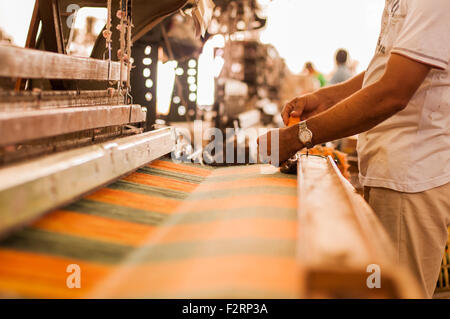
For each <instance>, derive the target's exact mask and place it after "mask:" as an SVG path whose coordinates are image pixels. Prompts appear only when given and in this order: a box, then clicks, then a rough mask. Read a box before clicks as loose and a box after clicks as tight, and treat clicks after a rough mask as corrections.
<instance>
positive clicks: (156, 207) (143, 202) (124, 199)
mask: <svg viewBox="0 0 450 319" xmlns="http://www.w3.org/2000/svg"><path fill="white" fill-rule="evenodd" d="M85 198H87V199H91V200H95V201H99V202H104V203H109V204H114V205H119V206H125V207H131V208H136V209H142V210H147V211H152V212H158V213H165V214H170V213H172V212H173V211H174V210H175V209H176V208H177V207H178V206H179V205H180V203H181V202H180V201H176V200H173V199H168V198H164V197H156V196H151V195H143V194H138V193H131V192H126V191H122V190H117V189H109V188H103V189H101V190H99V191H97V192H95V193H94V194H92V195H89V196H86V197H85Z"/></svg>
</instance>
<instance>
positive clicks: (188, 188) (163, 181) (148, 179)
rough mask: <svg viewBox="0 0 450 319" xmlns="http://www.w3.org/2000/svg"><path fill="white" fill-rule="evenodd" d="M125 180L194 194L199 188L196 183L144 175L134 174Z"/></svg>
mask: <svg viewBox="0 0 450 319" xmlns="http://www.w3.org/2000/svg"><path fill="white" fill-rule="evenodd" d="M123 180H125V181H129V182H133V183H138V184H142V185H148V186H155V187H161V188H166V189H172V190H176V191H183V192H192V191H193V190H194V189H195V188H197V186H198V184H194V183H189V182H184V181H178V180H175V179H170V178H166V177H161V176H154V175H149V174H142V173H133V174H131V175H130V176H127V177H125V178H123Z"/></svg>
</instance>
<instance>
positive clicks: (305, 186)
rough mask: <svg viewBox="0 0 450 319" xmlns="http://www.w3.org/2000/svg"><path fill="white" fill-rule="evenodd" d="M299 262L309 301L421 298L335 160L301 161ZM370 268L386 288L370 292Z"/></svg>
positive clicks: (371, 212) (377, 225) (383, 233)
mask: <svg viewBox="0 0 450 319" xmlns="http://www.w3.org/2000/svg"><path fill="white" fill-rule="evenodd" d="M298 225H299V226H298V245H297V247H298V248H297V249H298V251H297V259H298V264H299V267H300V268H301V269H302V270H303V272H304V277H305V280H304V286H303V287H302V290H303V294H304V295H305V297H307V298H314V297H319V296H320V297H322V298H323V297H329V298H419V297H422V296H421V293H420V290H419V289H418V286H417V283H416V282H415V279H414V278H413V277H412V276H410V274H409V272H408V270H407V269H404V268H403V267H401V266H399V265H396V258H395V251H394V248H393V245H392V243H391V241H390V239H389V237H388V235H387V233H386V232H385V231H384V228H383V226H382V225H381V223H380V222H379V221H378V219H377V218H376V216H375V214H374V212H373V211H372V210H371V208H370V207H369V205H368V204H367V203H366V202H365V201H364V199H363V198H362V197H361V196H360V195H358V194H357V193H356V191H355V189H354V188H353V186H352V185H351V184H350V183H349V182H348V181H347V180H346V179H345V178H344V177H343V176H342V174H341V173H340V172H339V169H338V168H337V166H336V164H335V163H334V161H333V159H332V158H331V157H329V158H324V157H320V156H306V155H303V156H300V158H299V160H298ZM369 265H378V266H379V267H380V269H381V278H382V282H383V284H382V286H381V288H380V289H370V288H369V287H368V286H367V283H366V280H367V278H368V277H369V276H370V275H371V273H368V272H367V268H368V266H369Z"/></svg>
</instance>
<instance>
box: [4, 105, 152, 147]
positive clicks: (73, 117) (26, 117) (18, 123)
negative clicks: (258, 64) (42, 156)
mask: <svg viewBox="0 0 450 319" xmlns="http://www.w3.org/2000/svg"><path fill="white" fill-rule="evenodd" d="M146 112H147V111H146V109H145V108H142V107H141V106H139V105H113V106H85V107H69V108H58V109H50V110H33V111H21V112H0V145H8V144H14V143H18V142H24V141H29V140H33V139H38V138H45V137H49V136H56V135H61V134H67V133H72V132H78V131H84V130H88V129H93V128H98V127H106V126H115V125H124V124H129V123H139V122H145V118H146V116H147V113H146Z"/></svg>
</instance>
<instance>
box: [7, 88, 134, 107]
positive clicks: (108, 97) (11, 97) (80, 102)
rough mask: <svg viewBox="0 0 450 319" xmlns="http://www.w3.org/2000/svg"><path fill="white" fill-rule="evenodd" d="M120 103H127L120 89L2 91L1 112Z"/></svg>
mask: <svg viewBox="0 0 450 319" xmlns="http://www.w3.org/2000/svg"><path fill="white" fill-rule="evenodd" d="M120 104H125V92H123V93H122V95H121V94H119V91H118V90H114V91H113V92H111V91H107V90H96V91H94V90H89V91H19V92H15V91H0V112H5V111H12V112H14V111H16V112H17V111H27V110H36V109H49V108H58V107H80V106H94V105H120Z"/></svg>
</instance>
